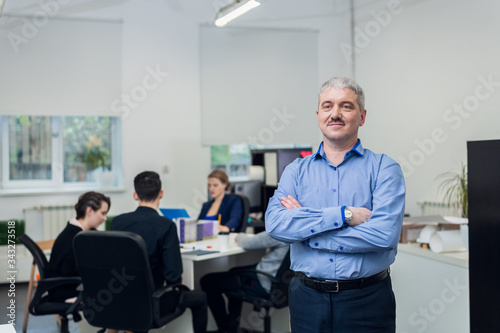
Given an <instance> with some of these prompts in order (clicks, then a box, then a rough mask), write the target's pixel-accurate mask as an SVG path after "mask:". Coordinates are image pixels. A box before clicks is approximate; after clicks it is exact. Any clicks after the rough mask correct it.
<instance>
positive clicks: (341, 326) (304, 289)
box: [289, 276, 396, 333]
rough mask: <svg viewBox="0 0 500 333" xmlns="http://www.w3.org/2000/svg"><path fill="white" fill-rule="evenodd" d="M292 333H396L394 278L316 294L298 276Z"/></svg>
mask: <svg viewBox="0 0 500 333" xmlns="http://www.w3.org/2000/svg"><path fill="white" fill-rule="evenodd" d="M289 292H290V295H289V305H290V321H291V326H292V332H300V333H309V332H310V333H332V332H335V333H353V332H356V333H394V332H395V331H396V323H395V320H396V301H395V298H394V293H393V291H392V285H391V278H390V276H388V277H387V278H385V279H384V280H382V281H380V282H377V283H375V284H373V285H370V286H368V287H364V288H361V289H351V290H344V291H340V292H338V293H327V292H319V291H316V290H314V289H312V288H310V287H308V286H306V285H304V283H303V282H302V281H300V280H299V279H298V278H297V277H294V278H293V279H292V281H291V283H290V289H289Z"/></svg>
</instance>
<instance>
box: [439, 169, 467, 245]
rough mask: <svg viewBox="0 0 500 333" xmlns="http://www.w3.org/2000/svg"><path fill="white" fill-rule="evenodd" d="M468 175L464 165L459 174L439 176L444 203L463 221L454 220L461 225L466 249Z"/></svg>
mask: <svg viewBox="0 0 500 333" xmlns="http://www.w3.org/2000/svg"><path fill="white" fill-rule="evenodd" d="M467 175H468V174H467V166H466V165H465V164H463V163H462V164H461V165H460V171H459V172H445V173H443V174H441V175H439V176H438V178H441V179H442V182H441V183H440V184H439V187H438V190H439V191H444V197H443V201H444V202H446V203H447V204H448V205H449V206H451V207H454V208H455V209H456V211H457V212H458V214H460V216H458V217H460V218H461V219H454V220H455V221H457V220H458V221H457V222H459V223H461V224H460V233H461V235H462V241H463V243H464V245H465V247H466V248H468V244H469V226H468V222H469V220H468V216H469V197H468V194H467V187H468V177H467Z"/></svg>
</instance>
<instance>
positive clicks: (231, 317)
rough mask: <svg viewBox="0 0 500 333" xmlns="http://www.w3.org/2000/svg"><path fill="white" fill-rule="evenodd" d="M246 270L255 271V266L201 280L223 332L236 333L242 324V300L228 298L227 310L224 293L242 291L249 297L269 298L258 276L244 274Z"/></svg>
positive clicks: (209, 304) (219, 327) (209, 303)
mask: <svg viewBox="0 0 500 333" xmlns="http://www.w3.org/2000/svg"><path fill="white" fill-rule="evenodd" d="M245 269H255V265H252V266H242V267H235V268H232V269H231V270H229V271H228V272H220V273H210V274H207V275H205V276H203V277H202V278H201V280H200V285H201V289H202V290H203V291H204V292H206V293H207V301H208V306H209V308H210V310H211V311H212V315H213V316H214V319H215V322H216V323H217V327H218V329H219V331H221V332H236V330H237V328H238V326H239V324H240V317H241V308H242V301H241V300H240V299H238V298H235V297H227V298H228V304H227V310H226V302H225V301H224V298H223V297H222V294H223V293H228V292H236V291H240V290H242V291H243V292H244V293H245V294H247V295H252V296H258V297H267V296H269V294H268V293H267V292H266V290H265V289H264V288H263V287H262V285H261V284H260V282H259V280H258V278H257V275H256V274H255V273H254V272H242V270H245ZM239 281H241V282H239Z"/></svg>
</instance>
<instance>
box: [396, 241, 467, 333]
mask: <svg viewBox="0 0 500 333" xmlns="http://www.w3.org/2000/svg"><path fill="white" fill-rule="evenodd" d="M468 264H469V262H468V253H467V252H455V253H434V252H432V251H431V250H426V249H421V248H420V247H419V246H418V245H417V244H399V246H398V254H397V256H396V261H395V263H394V264H393V265H392V266H391V277H392V285H393V289H394V293H395V296H396V331H397V333H414V332H422V333H442V332H454V333H466V332H469V268H468V267H469V265H468Z"/></svg>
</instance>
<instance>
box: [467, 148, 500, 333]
mask: <svg viewBox="0 0 500 333" xmlns="http://www.w3.org/2000/svg"><path fill="white" fill-rule="evenodd" d="M467 155H468V157H467V159H468V162H467V164H468V172H469V174H468V179H469V183H468V186H469V187H468V195H469V293H470V298H469V300H470V327H471V330H470V331H471V332H473V333H476V332H477V333H483V332H499V330H500V140H492V141H473V142H467Z"/></svg>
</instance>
